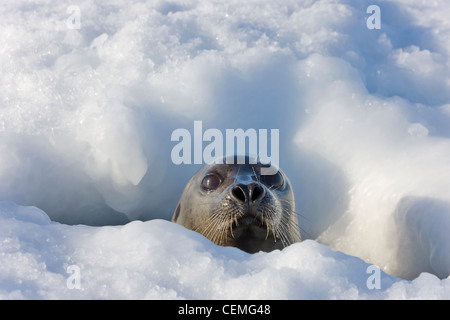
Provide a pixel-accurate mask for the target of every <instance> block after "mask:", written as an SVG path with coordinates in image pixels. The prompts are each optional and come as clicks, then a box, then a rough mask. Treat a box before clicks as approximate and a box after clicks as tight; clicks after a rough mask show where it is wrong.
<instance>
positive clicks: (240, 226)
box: [172, 157, 301, 253]
mask: <svg viewBox="0 0 450 320" xmlns="http://www.w3.org/2000/svg"><path fill="white" fill-rule="evenodd" d="M248 159H249V158H248V157H245V158H244V160H245V163H243V161H242V160H241V161H238V162H237V161H234V162H233V163H234V164H212V165H206V166H204V167H203V168H202V169H201V170H200V171H198V172H197V173H196V174H195V175H194V176H193V177H192V178H191V179H190V180H189V182H188V183H187V185H186V187H185V189H184V191H183V194H182V196H181V198H180V201H179V203H178V206H177V208H176V209H175V212H174V214H173V217H172V221H173V222H176V223H178V224H181V225H183V226H185V227H186V228H188V229H191V230H194V231H197V232H199V233H201V234H203V235H204V236H205V237H207V238H208V239H210V240H211V241H212V242H214V243H216V244H218V245H221V246H234V247H238V248H240V249H241V250H244V251H246V252H249V253H254V252H258V251H272V250H275V249H282V248H284V247H286V246H288V245H290V244H292V243H294V242H299V241H301V237H300V228H299V226H298V220H297V214H296V213H295V200H294V194H293V191H292V187H291V183H290V181H289V179H288V177H287V176H286V174H285V173H284V172H282V171H281V170H280V169H279V170H278V172H277V173H275V174H273V175H261V168H263V167H267V166H266V165H263V164H261V163H259V162H258V163H256V164H250V163H249V161H248ZM239 163H243V164H239Z"/></svg>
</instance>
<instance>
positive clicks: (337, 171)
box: [0, 0, 450, 297]
mask: <svg viewBox="0 0 450 320" xmlns="http://www.w3.org/2000/svg"><path fill="white" fill-rule="evenodd" d="M372 4H373V3H372V1H353V0H351V1H350V0H342V1H336V0H320V1H306V0H305V1H297V0H295V1H294V0H292V1H290V0H286V1H282V2H274V1H263V2H261V1H258V2H257V4H256V2H254V1H247V2H245V3H242V2H241V1H219V0H217V1H208V2H206V1H203V2H198V1H190V0H188V1H184V0H183V1H182V0H177V1H170V2H164V1H151V2H141V1H137V0H136V1H128V2H127V3H126V4H125V3H124V2H123V1H121V0H112V1H108V3H104V2H103V3H91V2H89V1H83V0H82V1H77V4H76V5H75V6H73V3H69V2H64V1H53V0H47V1H39V2H28V1H6V2H5V3H4V4H2V9H1V11H0V17H1V19H0V37H1V38H2V40H3V43H4V45H2V46H1V48H0V66H1V72H0V155H1V156H0V200H6V201H13V202H15V203H18V204H20V205H26V206H36V207H38V208H40V209H41V210H43V211H44V212H45V213H46V214H47V215H48V216H49V217H50V218H51V220H53V221H57V222H60V223H67V224H88V225H96V226H104V225H111V224H118V225H122V224H125V223H127V222H129V221H131V220H135V219H141V220H149V219H169V218H170V216H171V214H172V212H173V210H174V209H175V206H176V202H177V200H178V198H179V196H180V195H181V192H182V189H183V187H184V185H185V183H186V181H187V180H188V179H189V177H190V176H191V175H192V174H193V173H194V172H195V171H196V170H197V169H198V166H194V165H186V166H176V165H174V164H173V163H172V162H171V159H170V154H171V149H172V147H173V146H174V143H173V142H172V141H170V137H171V133H172V131H173V130H175V129H177V128H186V129H188V130H192V129H193V122H194V120H202V121H203V128H204V129H207V128H218V129H220V130H225V129H227V128H232V129H236V128H243V129H248V128H254V129H260V128H262V129H279V130H280V166H281V167H282V168H283V170H284V171H285V172H286V173H287V174H288V175H289V176H290V180H291V182H292V184H293V186H294V190H295V192H296V199H297V210H298V211H299V212H300V213H301V215H302V217H301V218H300V224H301V226H302V229H303V230H304V232H303V237H304V238H309V239H314V240H317V241H319V242H320V243H322V244H326V245H327V246H329V247H331V248H332V249H334V250H339V251H341V252H344V253H346V254H349V255H353V256H357V257H359V258H361V259H363V260H364V261H366V262H367V263H370V264H375V265H377V266H379V267H381V268H382V269H383V270H384V271H385V272H387V273H389V274H392V275H394V276H398V277H403V278H407V279H415V278H416V277H419V275H420V274H421V273H422V272H429V273H432V274H434V275H437V276H438V277H439V278H441V279H445V278H447V277H448V275H449V274H450V248H449V246H450V238H449V237H450V235H449V233H448V230H449V229H450V220H449V216H450V193H449V190H450V177H449V174H450V167H449V166H450V162H449V161H448V159H449V158H450V157H449V156H450V142H449V141H450V140H449V138H450V131H449V128H450V127H449V125H448V124H449V123H450V119H449V116H450V90H449V86H450V78H449V77H450V76H449V75H450V70H449V68H450V62H449V55H450V41H449V39H450V24H449V23H448V21H447V20H448V19H447V17H446V15H445V13H446V12H448V11H449V10H450V7H449V4H448V3H447V2H446V1H444V0H441V1H433V2H426V1H420V0H417V1H406V0H405V1H404V0H402V1H395V2H394V1H381V2H380V3H379V6H380V9H381V29H380V30H376V29H375V30H369V29H368V28H367V27H366V19H367V17H368V16H369V14H367V13H366V9H367V7H368V6H369V5H372ZM78 18H79V20H78ZM78 22H79V24H77V23H78ZM21 210H22V209H17V210H13V211H14V212H16V211H17V212H20V211H21ZM24 210H25V209H24ZM25 211H27V210H25ZM17 212H16V213H17ZM16 213H15V214H16ZM5 219H6V218H5ZM8 219H9V218H8ZM15 219H16V220H17V218H15ZM33 219H34V218H33ZM42 219H44V220H39V221H35V220H33V223H37V224H38V225H39V226H40V227H36V226H33V227H30V228H32V230H34V231H33V232H31V230H30V234H28V233H26V232H25V233H22V232H21V231H19V230H21V229H22V228H23V229H24V230H27V228H28V227H29V223H31V221H28V220H26V219H25V220H26V221H23V220H20V219H18V220H17V221H16V220H14V219H12V220H11V219H10V220H7V221H9V222H8V223H12V222H11V221H16V222H14V223H16V224H17V227H16V228H13V229H11V230H15V231H14V232H17V233H18V234H17V235H14V234H13V233H11V232H13V231H8V233H7V234H8V235H9V236H8V237H11V239H16V238H17V239H21V236H20V235H23V236H24V237H25V238H24V239H27V240H26V243H29V244H30V245H29V247H27V246H25V248H29V249H30V250H31V251H32V252H27V251H26V250H25V249H24V250H25V251H23V252H22V251H21V249H20V246H19V247H14V248H15V249H14V250H15V251H14V250H13V252H15V253H14V255H15V257H16V258H17V259H18V260H17V264H20V261H28V262H29V263H30V264H31V265H34V267H33V268H31V269H27V268H25V269H23V270H22V271H23V274H20V275H17V276H16V279H20V278H21V277H24V279H28V278H27V277H31V278H33V277H35V278H33V279H37V278H39V280H36V281H34V282H32V283H27V284H24V285H23V286H22V287H17V288H18V289H17V290H18V295H19V296H24V297H27V296H35V295H39V292H41V289H42V290H43V292H44V291H45V292H51V291H52V290H50V289H51V288H50V287H51V283H59V282H61V281H62V282H64V279H65V276H66V275H65V274H64V272H63V273H62V274H61V273H60V271H55V270H56V269H57V268H61V265H64V263H67V264H69V263H70V262H62V261H56V262H55V261H53V260H52V259H53V258H50V256H49V255H45V254H44V253H42V257H43V258H42V259H43V260H40V259H41V258H39V253H38V252H39V250H40V249H39V245H43V243H42V241H43V240H42V239H44V238H46V237H45V236H44V235H45V234H48V235H49V239H51V238H54V237H56V238H57V240H61V239H72V240H71V241H68V240H67V241H66V240H64V241H62V243H65V245H62V246H67V250H68V251H70V252H77V253H78V254H79V255H78V257H79V261H78V262H76V263H79V264H81V263H82V261H84V263H95V261H87V259H88V258H87V257H82V256H83V250H81V247H83V244H82V243H83V241H84V240H83V236H82V235H84V234H87V235H92V236H93V235H94V234H97V233H99V234H102V235H105V239H108V241H112V242H114V240H113V238H114V236H116V235H117V234H120V233H121V232H125V233H126V231H125V230H128V228H133V227H136V228H138V227H137V226H140V227H139V228H142V229H143V230H144V229H145V230H146V228H148V229H149V230H150V231H148V232H147V231H145V232H144V231H142V232H139V234H141V235H142V236H143V237H149V238H151V239H152V240H153V243H155V242H156V240H155V238H156V237H157V238H160V239H164V238H165V236H166V233H167V234H171V235H172V236H174V234H175V233H180V234H181V236H186V238H189V239H191V238H192V242H190V241H188V240H184V241H188V242H189V243H191V244H192V243H195V244H196V245H199V246H203V247H204V248H205V252H206V251H208V250H212V251H213V252H214V254H216V253H217V254H218V255H219V256H222V255H223V256H224V257H226V256H227V255H228V254H230V255H231V256H230V257H234V256H235V255H236V254H238V253H236V251H233V249H218V248H212V247H210V246H208V245H207V244H205V242H203V241H202V240H198V239H200V238H196V235H194V234H192V233H185V232H183V231H180V230H181V229H179V228H178V229H177V227H176V226H172V225H171V224H164V223H162V222H155V221H152V222H146V223H138V222H133V223H131V224H129V225H126V226H123V227H117V228H111V227H108V228H107V227H102V228H98V229H95V228H89V227H81V226H77V227H69V226H64V225H59V224H56V223H47V222H45V221H46V220H45V218H42ZM21 221H22V222H21ZM44 222H45V223H44ZM5 223H6V222H5ZM158 223H160V224H161V223H162V225H163V226H158V227H157V228H153V225H154V224H158ZM19 225H20V226H19ZM172 228H175V229H172ZM41 229H42V233H40V232H39V230H41ZM155 229H156V230H158V229H164V230H166V229H167V232H165V233H164V235H161V234H158V233H157V231H155ZM170 230H176V232H175V231H173V233H171V232H170ZM152 232H156V234H155V235H154V236H155V238H153V235H152ZM109 233H111V235H107V234H109ZM33 234H34V237H32V235H33ZM50 235H51V236H50ZM88 237H90V236H88ZM33 239H35V240H33ZM105 239H104V240H105ZM8 241H9V240H8ZM11 241H12V240H11ZM17 241H19V240H17ZM24 241H25V240H24ZM92 241H93V240H92ZM19 242H20V241H19ZM132 242H133V243H134V241H132ZM166 242H167V241H166ZM13 243H14V245H18V242H14V241H13ZM157 243H159V242H157ZM78 245H79V246H80V249H78V250H77V249H76V247H77V246H78ZM134 245H136V244H134ZM70 246H73V247H70ZM96 247H97V246H96ZM157 247H158V246H157ZM50 248H53V247H50ZM98 248H99V249H100V248H102V245H99V246H98ZM159 248H160V249H158V250H160V251H159V253H158V254H160V255H161V257H164V259H165V258H167V259H169V260H170V259H175V261H179V260H177V259H181V258H180V257H175V254H176V253H175V251H171V249H167V251H168V252H165V251H164V250H166V247H163V248H164V249H161V247H159ZM293 248H298V250H299V252H300V251H301V250H305V251H307V252H308V251H309V252H310V253H311V254H313V253H314V252H315V251H317V252H318V253H319V252H322V251H321V250H325V251H324V252H328V254H329V255H331V256H333V253H332V252H331V251H326V250H327V249H325V248H323V247H322V246H320V245H317V244H313V243H311V242H305V243H304V244H299V245H296V246H294V247H293ZM2 250H3V249H2ZM5 250H6V249H5ZM43 250H44V249H43ZM48 250H56V251H58V250H62V251H58V252H59V254H55V257H59V258H55V259H63V260H64V259H67V257H68V253H63V251H64V250H66V248H60V249H58V248H57V247H55V248H53V249H48ZM84 250H85V251H86V249H84ZM121 250H123V251H126V248H121ZM149 250H150V249H149ZM155 250H156V248H155ZM86 252H87V251H86ZM176 252H178V251H176ZM219 252H220V253H219ZM166 254H167V255H170V257H172V258H169V256H166ZM172 254H173V255H172ZM205 254H206V253H205ZM211 254H213V253H211ZM52 255H53V254H52ZM276 255H279V256H280V257H284V258H285V259H286V261H287V260H289V257H290V256H291V255H292V259H293V260H296V259H303V257H302V255H301V254H300V253H294V249H292V250H291V249H289V250H286V251H283V252H281V253H273V254H269V255H263V254H261V255H256V256H255V257H250V256H241V257H245V258H242V260H239V259H241V258H239V259H238V261H243V263H244V262H245V263H248V264H250V265H252V263H256V264H257V263H261V264H264V265H267V266H268V265H269V264H270V263H269V261H270V259H272V258H271V257H274V256H276ZM73 256H74V254H70V257H73ZM216 258H217V257H216V256H214V257H213V258H210V259H212V260H211V261H212V262H211V263H213V264H214V263H217V265H219V266H222V268H225V269H226V268H227V267H224V265H225V264H226V262H220V261H222V260H220V259H219V260H218V261H219V262H218V261H217V260H216ZM28 259H29V260H28ZM48 259H50V260H51V261H46V260H48ZM199 259H200V260H202V259H203V258H199ZM233 259H234V258H233ZM236 259H237V258H236ZM258 259H260V260H258ZM266 259H268V260H267V261H266ZM223 260H225V258H224V259H223ZM334 260H338V263H341V259H337V258H336V259H334ZM10 261H12V260H10ZM80 261H81V262H80ZM257 261H260V262H257ZM302 261H303V260H302ZM28 262H26V263H25V264H27V263H28ZM183 262H185V261H184V260H183ZM222 263H223V264H224V265H222ZM266 263H267V264H266ZM361 263H362V262H361ZM9 268H10V269H8V270H9V271H3V272H4V273H3V274H8V273H11V275H12V274H14V272H16V271H17V272H19V271H20V270H21V269H20V268H19V269H18V270H15V268H13V264H12V263H10V264H9ZM155 268H156V269H155V270H158V268H157V267H155ZM361 268H363V267H361ZM47 269H48V270H49V271H47ZM250 269H251V267H250ZM58 270H60V269H58ZM227 270H228V269H227ZM231 270H234V269H233V268H231ZM5 272H6V273H5ZM89 272H94V274H96V275H97V276H98V275H99V273H96V272H95V271H88V270H85V271H83V274H84V275H83V278H84V279H88V278H86V277H89V276H88V274H89ZM129 272H132V271H131V266H130V271H129ZM336 272H338V271H336ZM337 274H338V275H337V277H338V278H339V279H348V281H349V283H351V284H354V285H356V288H357V289H356V293H355V295H354V296H356V297H364V295H365V294H366V293H365V291H364V289H363V288H362V287H361V286H362V285H361V284H362V283H363V282H362V281H360V280H356V279H353V278H352V277H350V276H348V277H347V275H348V274H344V273H339V272H338V273H337ZM38 275H42V276H45V277H48V279H47V280H43V278H40V277H38ZM141 276H142V277H145V275H144V274H141ZM165 276H167V277H169V275H167V274H166V275H165ZM242 276H248V277H249V279H250V278H252V276H251V275H250V274H247V273H246V274H245V275H244V274H242ZM36 277H37V278H36ZM92 277H94V276H92ZM162 277H164V276H162ZM224 277H227V275H225V276H224ZM6 278H8V277H7V276H5V278H4V279H6ZM12 278H13V277H12ZM104 278H105V279H106V278H107V275H104ZM293 278H294V277H292V278H290V280H292V279H293ZM152 279H153V280H155V279H154V278H152ZM158 279H159V280H161V278H156V280H155V281H157V280H158ZM176 279H177V281H178V280H179V279H178V278H176ZM433 279H434V278H432V277H431V276H423V275H422V276H420V277H419V278H417V279H416V280H414V281H413V282H403V281H397V279H396V280H392V281H394V282H395V283H394V284H393V285H392V287H390V288H391V289H392V290H394V289H395V290H398V291H395V290H394V291H395V292H397V293H398V295H397V296H401V294H400V291H401V292H403V293H404V294H405V296H408V297H413V296H414V295H415V293H414V290H415V289H417V290H418V291H417V292H416V293H417V294H418V297H420V296H421V294H420V288H422V284H424V283H428V280H429V284H430V286H434V285H435V284H436V285H437V286H444V287H445V283H446V282H445V281H448V280H442V281H441V282H439V281H438V280H433ZM153 280H152V281H153ZM166 280H167V281H168V282H170V281H175V280H173V279H172V280H168V279H166V278H164V279H163V280H162V282H165V281H166ZM4 281H6V280H4ZM17 281H19V280H17ZM58 281H59V282H58ZM266 281H270V280H269V279H267V280H266ZM283 281H284V280H283ZM292 281H294V280H292ZM298 281H300V280H298ZM317 281H318V280H317ZM342 281H344V280H342ZM91 282H92V285H93V286H94V283H97V282H95V281H94V280H92V281H91ZM294 282H295V281H294ZM344 282H345V281H344ZM97 284H98V283H97ZM115 285H116V286H119V285H118V283H115ZM123 285H124V286H126V284H125V283H123ZM130 285H131V284H130ZM158 286H160V284H158ZM147 287H152V286H151V285H150V284H149V285H148V286H147ZM166 287H170V286H169V285H167V283H166V284H165V285H164V286H161V288H166ZM325 287H326V286H325ZM325 287H324V288H325ZM3 288H8V290H6V291H7V293H5V294H12V291H11V290H9V288H16V287H14V285H12V284H11V286H9V283H8V282H7V283H5V285H4V286H3ZM43 288H48V289H49V290H47V289H43ZM84 288H85V290H87V288H88V286H86V287H84ZM92 288H93V287H92ZM152 288H157V287H156V286H153V287H152ZM285 288H286V291H289V292H290V290H291V287H289V286H288V285H287V282H286V287H285ZM345 288H348V286H347V285H346V284H342V287H340V288H339V289H337V290H342V291H339V292H338V293H336V295H334V297H338V296H339V295H340V294H342V296H352V295H351V294H350V295H347V294H348V292H347V291H346V290H347V289H345ZM414 288H415V289H414ZM97 289H99V288H97ZM179 289H180V288H178V287H176V286H175V287H174V289H171V290H173V291H171V290H169V289H167V290H168V291H164V290H165V289H161V291H160V292H159V291H158V290H157V289H154V290H156V291H153V293H149V294H148V296H149V297H150V296H151V297H154V296H157V295H158V294H160V295H161V297H163V296H164V297H169V296H174V297H175V296H190V295H189V294H187V293H181V292H180V291H179ZM391 289H389V290H391ZM46 290H47V291H46ZM56 290H57V291H58V290H65V289H64V288H62V289H56ZM92 290H93V291H94V290H96V289H94V288H93V289H92ZM108 290H109V289H105V290H104V291H105V293H104V296H105V297H106V296H108V293H107V292H108ZM117 290H119V289H117ZM145 290H147V289H145ZM145 290H144V291H145ZM180 290H181V289H180ZM196 290H200V289H196ZM352 290H353V289H352ZM389 290H388V289H386V290H385V291H383V293H382V294H379V295H378V296H379V297H389V294H391V293H393V292H394V291H389ZM93 291H92V292H93ZM192 291H195V290H194V289H193V287H192ZM294 291H295V290H294ZM295 292H297V293H295V294H298V291H295ZM324 292H327V293H324ZM405 292H407V293H405ZM97 293H98V292H97ZM147 293H148V292H147V291H146V294H147ZM403 293H402V294H403ZM72 294H74V293H72ZM78 294H79V293H78ZM86 294H87V296H90V297H92V296H93V294H92V295H89V294H88V293H86ZM280 294H281V295H283V294H286V295H289V293H288V292H284V293H283V292H281V293H280ZM367 294H368V295H372V296H373V293H372V292H369V293H367ZM111 295H114V294H112V293H111ZM211 295H212V296H220V295H221V293H220V287H217V292H214V293H211ZM42 296H45V294H42ZM62 296H64V294H62ZM141 296H145V295H141ZM191 296H195V294H192V295H191ZM296 296H297V295H296ZM311 296H314V295H313V294H311ZM318 296H320V297H333V294H331V293H329V291H327V289H324V291H323V292H320V293H319V294H318ZM378 296H377V297H378ZM431 296H432V295H431ZM297 297H298V296H297Z"/></svg>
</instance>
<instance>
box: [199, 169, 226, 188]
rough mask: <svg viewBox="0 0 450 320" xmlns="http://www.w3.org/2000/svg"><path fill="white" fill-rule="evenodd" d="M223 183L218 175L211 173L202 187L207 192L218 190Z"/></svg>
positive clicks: (204, 180) (205, 178)
mask: <svg viewBox="0 0 450 320" xmlns="http://www.w3.org/2000/svg"><path fill="white" fill-rule="evenodd" d="M221 183H222V179H221V178H220V177H219V176H218V175H217V174H214V173H210V174H207V175H206V176H205V177H204V178H203V181H202V187H203V188H204V189H205V190H216V189H217V188H218V187H219V186H220V184H221Z"/></svg>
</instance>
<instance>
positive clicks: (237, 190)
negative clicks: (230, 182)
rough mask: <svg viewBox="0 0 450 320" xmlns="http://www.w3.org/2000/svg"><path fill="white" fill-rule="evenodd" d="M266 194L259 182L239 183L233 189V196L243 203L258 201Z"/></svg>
mask: <svg viewBox="0 0 450 320" xmlns="http://www.w3.org/2000/svg"><path fill="white" fill-rule="evenodd" d="M264 194H265V191H264V188H263V187H262V186H261V185H259V184H258V183H250V184H237V185H235V186H234V187H233V188H232V189H231V196H232V197H233V198H234V199H235V200H236V201H237V202H241V203H243V204H253V203H256V202H257V201H258V200H260V199H262V198H263V197H264Z"/></svg>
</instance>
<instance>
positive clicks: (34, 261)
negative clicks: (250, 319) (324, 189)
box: [0, 202, 450, 299]
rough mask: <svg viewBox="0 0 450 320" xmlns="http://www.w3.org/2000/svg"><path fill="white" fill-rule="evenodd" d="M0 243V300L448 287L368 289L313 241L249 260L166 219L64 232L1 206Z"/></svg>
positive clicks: (364, 276)
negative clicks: (75, 274)
mask: <svg viewBox="0 0 450 320" xmlns="http://www.w3.org/2000/svg"><path fill="white" fill-rule="evenodd" d="M0 243H1V246H0V257H1V264H0V298H2V299H436V298H438V299H449V298H450V280H449V279H445V280H439V279H438V278H437V277H436V276H434V275H431V274H428V273H423V274H421V275H420V276H419V277H418V278H417V279H415V280H413V281H406V280H401V279H398V278H395V277H392V276H389V275H387V274H385V273H384V272H381V273H380V286H379V289H377V288H374V289H369V287H370V284H369V286H368V284H367V282H368V279H369V277H370V276H371V275H372V272H371V271H370V270H371V269H368V268H369V267H370V265H369V264H367V263H365V262H363V261H362V260H361V259H359V258H356V257H353V256H349V255H346V254H343V253H340V252H336V251H333V250H331V249H330V248H328V247H326V246H324V245H321V244H319V243H317V242H314V241H311V240H307V241H304V242H302V243H298V244H294V245H292V246H290V247H288V248H286V249H284V250H282V251H274V252H272V253H257V254H253V255H250V254H247V253H245V252H243V251H240V250H238V249H236V248H225V247H219V246H216V245H214V244H213V243H211V242H210V241H209V240H207V239H206V238H204V237H203V236H201V235H200V234H197V233H195V232H192V231H189V230H186V229H185V228H183V227H182V226H179V225H177V224H173V223H171V222H168V221H165V220H153V221H147V222H140V221H134V222H131V223H129V224H126V225H124V226H113V227H88V226H67V225H63V224H59V223H56V222H51V221H50V220H49V219H48V218H47V217H46V215H45V214H44V213H43V212H42V211H41V210H39V209H37V208H35V207H22V206H17V205H15V204H13V203H10V202H2V203H0ZM71 266H76V267H78V268H79V280H80V282H79V284H80V287H79V288H74V287H73V286H72V287H71V284H73V283H72V278H71V277H73V273H72V272H68V270H69V271H70V270H71V269H70V267H71ZM368 270H369V271H368ZM369 283H372V282H371V281H370V279H369Z"/></svg>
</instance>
